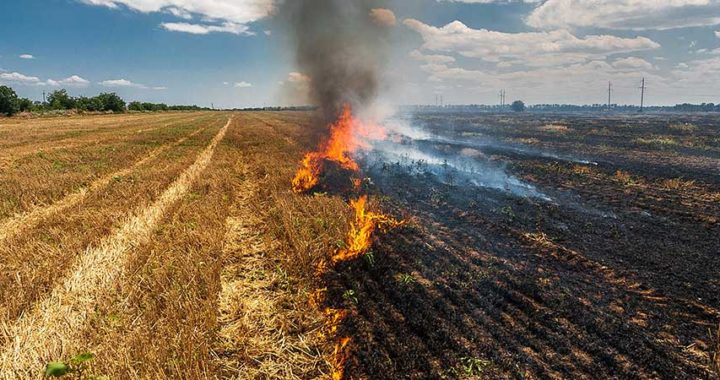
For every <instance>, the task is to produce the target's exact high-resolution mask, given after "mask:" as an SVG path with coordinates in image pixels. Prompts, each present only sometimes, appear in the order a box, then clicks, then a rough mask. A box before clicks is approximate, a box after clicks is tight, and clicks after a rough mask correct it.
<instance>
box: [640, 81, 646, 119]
mask: <svg viewBox="0 0 720 380" xmlns="http://www.w3.org/2000/svg"><path fill="white" fill-rule="evenodd" d="M646 88H647V87H645V78H644V77H643V79H642V85H640V112H642V111H643V108H644V107H645V89H646Z"/></svg>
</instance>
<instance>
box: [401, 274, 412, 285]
mask: <svg viewBox="0 0 720 380" xmlns="http://www.w3.org/2000/svg"><path fill="white" fill-rule="evenodd" d="M397 280H398V282H399V283H401V284H402V285H410V284H414V283H415V277H413V276H412V275H411V274H408V273H400V274H399V275H398V276H397Z"/></svg>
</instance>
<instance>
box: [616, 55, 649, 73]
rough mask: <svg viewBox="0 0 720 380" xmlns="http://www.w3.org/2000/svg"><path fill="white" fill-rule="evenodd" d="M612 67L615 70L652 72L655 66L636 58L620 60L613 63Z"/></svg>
mask: <svg viewBox="0 0 720 380" xmlns="http://www.w3.org/2000/svg"><path fill="white" fill-rule="evenodd" d="M612 66H613V67H615V68H617V69H630V70H653V69H655V66H653V64H652V63H650V62H648V61H646V60H644V59H642V58H637V57H627V58H620V59H616V60H615V61H613V63H612Z"/></svg>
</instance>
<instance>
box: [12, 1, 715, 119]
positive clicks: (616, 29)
mask: <svg viewBox="0 0 720 380" xmlns="http://www.w3.org/2000/svg"><path fill="white" fill-rule="evenodd" d="M275 1H277V0H214V1H202V0H196V1H188V0H3V1H2V2H0V36H2V38H0V83H2V84H7V85H10V86H12V87H13V88H15V89H16V90H17V92H18V93H20V94H21V95H22V96H27V97H30V98H33V99H40V98H41V97H42V92H43V91H52V90H54V89H57V88H66V89H68V91H69V92H71V93H73V94H76V95H82V94H96V93H98V92H100V91H115V92H118V93H119V94H121V95H122V96H123V97H125V98H126V99H128V100H147V101H162V102H167V103H183V104H187V103H193V104H200V105H210V103H214V104H215V105H216V106H219V107H235V106H238V107H244V106H262V105H273V104H290V103H302V102H303V99H302V97H301V95H299V94H300V93H301V92H302V86H303V81H304V80H306V78H305V77H304V76H303V75H302V73H297V69H296V68H295V67H294V64H293V57H292V54H291V48H290V47H289V46H288V45H287V43H286V41H287V38H286V37H287V36H284V35H283V33H286V32H285V31H284V30H283V28H282V27H281V26H279V25H278V22H277V20H275V19H274V18H273V14H274V10H275V9H276V7H278V6H281V5H279V4H278V3H276V2H275ZM382 6H383V7H384V8H386V9H388V10H390V11H392V12H393V13H394V15H395V16H396V22H395V23H394V24H392V25H388V27H389V28H390V29H391V40H392V46H393V49H392V51H391V52H390V57H389V60H388V62H387V65H386V70H385V73H384V77H383V83H385V87H384V89H383V94H382V96H381V99H382V100H383V101H386V102H389V103H392V104H408V103H434V102H435V95H436V94H442V95H443V98H444V99H445V101H446V102H447V103H496V102H497V93H498V92H499V91H500V89H502V88H504V89H506V91H507V93H508V100H514V99H523V100H525V101H526V102H528V103H600V102H604V101H605V99H606V97H607V93H606V91H607V90H606V89H607V83H608V81H612V82H613V87H614V88H615V93H614V98H615V101H616V102H618V103H635V102H637V100H638V98H639V93H638V90H637V87H638V86H639V84H640V79H641V78H642V77H646V78H647V82H648V87H649V88H648V102H649V103H651V104H675V103H679V102H694V103H698V102H715V103H718V102H720V91H718V89H719V88H720V0H634V1H631V0H546V1H537V0H536V1H531V0H525V1H521V0H517V1H508V0H495V1H493V0H465V1H440V0H387V1H385V2H384V4H383V5H382ZM300 38H302V36H300ZM21 56H23V57H22V58H21ZM291 73H293V74H291Z"/></svg>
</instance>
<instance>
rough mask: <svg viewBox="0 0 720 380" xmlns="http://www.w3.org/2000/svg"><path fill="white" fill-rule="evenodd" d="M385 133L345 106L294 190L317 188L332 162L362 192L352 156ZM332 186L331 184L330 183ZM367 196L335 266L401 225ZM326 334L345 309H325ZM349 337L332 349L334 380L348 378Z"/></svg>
mask: <svg viewBox="0 0 720 380" xmlns="http://www.w3.org/2000/svg"><path fill="white" fill-rule="evenodd" d="M384 138H385V131H384V129H383V128H382V127H380V126H375V125H371V124H363V123H360V122H359V121H358V120H357V119H355V118H354V117H353V113H352V108H351V107H350V106H345V107H344V108H343V110H342V112H341V114H340V116H339V117H338V120H337V121H336V122H335V123H333V124H331V125H330V138H329V139H328V140H327V141H326V142H325V143H323V144H321V147H320V150H318V151H316V152H310V153H307V154H306V155H305V157H304V158H303V160H302V162H301V165H300V168H299V169H298V171H297V173H296V175H295V177H294V178H293V180H292V189H293V191H294V192H295V193H304V192H308V191H311V190H313V189H315V188H317V187H318V186H320V185H323V184H322V183H321V180H322V178H323V175H324V174H325V173H324V172H325V171H326V170H328V169H330V168H329V167H328V166H329V165H330V163H332V164H334V165H336V166H337V167H339V168H341V169H343V170H346V171H348V172H349V173H352V177H351V178H350V184H352V189H353V190H354V192H356V193H357V192H359V191H360V186H361V179H360V178H359V176H358V174H359V173H360V166H359V165H358V164H357V163H356V162H355V161H354V160H353V159H352V157H351V153H353V152H355V151H357V150H358V149H362V148H366V147H368V145H367V143H366V140H365V139H384ZM329 185H332V184H329ZM367 202H368V197H367V195H362V196H359V197H358V198H357V199H355V200H351V201H350V207H351V208H352V209H353V210H354V211H355V218H354V219H353V220H352V222H351V223H350V229H349V231H348V235H347V239H346V242H345V243H346V244H345V248H342V249H340V250H338V251H337V252H335V253H334V254H333V255H332V256H331V257H330V262H331V263H332V264H338V263H340V262H344V261H349V260H353V259H355V258H358V257H360V256H362V255H363V254H365V253H366V252H367V251H368V250H369V249H370V246H371V245H372V236H373V233H374V232H375V231H376V230H377V229H378V228H380V229H386V228H390V227H396V226H399V225H401V224H402V222H399V221H396V220H395V219H393V218H391V217H389V216H386V215H384V214H381V213H377V212H372V211H368V210H367ZM327 267H328V263H327V261H325V260H321V261H320V263H318V265H317V267H316V269H315V273H316V275H317V276H321V275H322V274H323V273H325V272H326V271H327ZM326 292H327V289H317V290H316V291H315V292H314V293H313V294H312V295H311V296H310V300H309V302H310V304H311V305H313V306H314V307H318V308H319V307H320V305H321V304H322V303H323V302H324V300H325V294H326ZM324 313H325V316H326V322H325V328H324V331H325V333H321V334H323V336H326V334H327V336H331V337H335V336H336V335H337V332H338V329H339V326H340V324H341V323H342V322H343V321H344V320H345V319H346V318H347V317H348V315H349V313H348V311H347V310H344V309H331V308H326V309H325V311H324ZM351 341H352V338H350V337H340V338H339V339H338V340H337V341H336V343H335V348H334V350H333V356H332V360H331V361H330V365H331V371H332V372H331V377H332V379H333V380H342V379H343V378H344V377H345V362H346V361H347V359H348V356H349V353H348V350H349V345H350V343H351Z"/></svg>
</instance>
